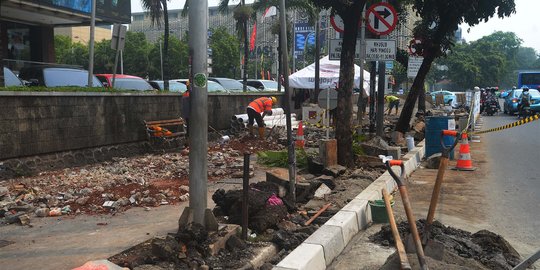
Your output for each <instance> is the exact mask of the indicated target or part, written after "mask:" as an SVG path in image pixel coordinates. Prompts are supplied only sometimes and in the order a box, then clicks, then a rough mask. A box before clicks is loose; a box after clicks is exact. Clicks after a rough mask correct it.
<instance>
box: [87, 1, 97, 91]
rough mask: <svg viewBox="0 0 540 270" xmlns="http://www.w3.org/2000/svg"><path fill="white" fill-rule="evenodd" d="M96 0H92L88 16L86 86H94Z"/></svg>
mask: <svg viewBox="0 0 540 270" xmlns="http://www.w3.org/2000/svg"><path fill="white" fill-rule="evenodd" d="M96 1H97V0H92V14H91V17H90V41H89V44H88V87H93V86H94V32H95V29H96Z"/></svg>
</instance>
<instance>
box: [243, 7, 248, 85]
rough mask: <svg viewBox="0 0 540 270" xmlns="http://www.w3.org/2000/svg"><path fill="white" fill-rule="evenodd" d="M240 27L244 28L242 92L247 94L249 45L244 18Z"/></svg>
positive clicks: (246, 24)
mask: <svg viewBox="0 0 540 270" xmlns="http://www.w3.org/2000/svg"><path fill="white" fill-rule="evenodd" d="M242 6H243V7H245V6H246V1H245V0H242ZM242 27H243V28H244V29H243V30H242V31H243V32H244V74H243V78H242V81H243V83H242V84H243V85H244V86H243V89H242V90H243V91H244V92H247V76H248V69H247V66H248V62H249V58H248V57H249V43H248V36H247V34H248V19H247V18H246V19H245V20H244V23H243V25H242Z"/></svg>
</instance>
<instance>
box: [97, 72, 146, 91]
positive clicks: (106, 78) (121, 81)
mask: <svg viewBox="0 0 540 270" xmlns="http://www.w3.org/2000/svg"><path fill="white" fill-rule="evenodd" d="M96 77H97V78H98V79H99V80H100V81H101V82H102V83H103V85H104V86H105V87H108V88H110V87H111V86H112V80H113V74H96ZM114 88H115V89H121V90H134V91H149V90H154V88H153V87H152V86H151V85H150V84H149V83H148V82H147V81H145V80H144V79H143V78H141V77H137V76H132V75H125V74H116V78H115V79H114Z"/></svg>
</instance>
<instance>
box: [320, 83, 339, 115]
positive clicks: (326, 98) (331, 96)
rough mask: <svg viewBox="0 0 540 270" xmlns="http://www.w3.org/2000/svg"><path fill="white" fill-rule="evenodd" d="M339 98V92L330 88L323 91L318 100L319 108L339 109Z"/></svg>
mask: <svg viewBox="0 0 540 270" xmlns="http://www.w3.org/2000/svg"><path fill="white" fill-rule="evenodd" d="M337 96H338V94H337V91H336V90H334V89H331V88H329V89H324V90H321V92H319V98H318V99H317V101H318V102H319V107H321V108H323V109H329V110H333V109H335V108H337V98H338V97H337Z"/></svg>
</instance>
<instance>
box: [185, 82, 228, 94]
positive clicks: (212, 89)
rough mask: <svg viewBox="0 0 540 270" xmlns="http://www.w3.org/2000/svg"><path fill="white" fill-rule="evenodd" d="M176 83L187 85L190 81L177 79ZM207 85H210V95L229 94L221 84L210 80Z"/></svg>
mask: <svg viewBox="0 0 540 270" xmlns="http://www.w3.org/2000/svg"><path fill="white" fill-rule="evenodd" d="M175 81H177V82H180V83H182V84H184V85H187V81H188V79H176V80H175ZM207 85H208V93H212V92H223V93H229V91H227V90H226V89H225V88H223V86H221V84H219V83H217V82H214V81H210V80H209V81H207Z"/></svg>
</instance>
